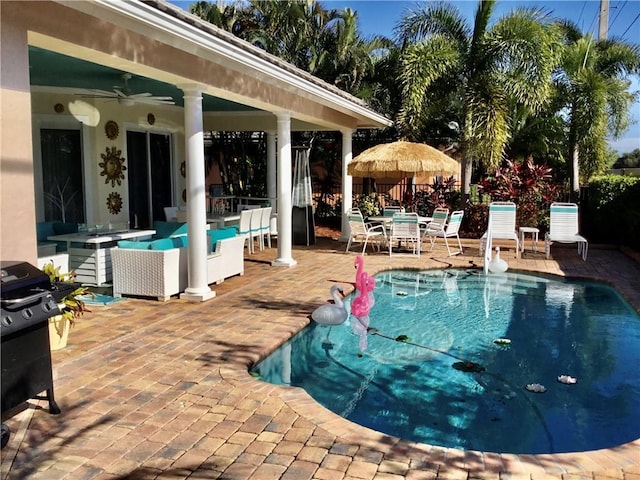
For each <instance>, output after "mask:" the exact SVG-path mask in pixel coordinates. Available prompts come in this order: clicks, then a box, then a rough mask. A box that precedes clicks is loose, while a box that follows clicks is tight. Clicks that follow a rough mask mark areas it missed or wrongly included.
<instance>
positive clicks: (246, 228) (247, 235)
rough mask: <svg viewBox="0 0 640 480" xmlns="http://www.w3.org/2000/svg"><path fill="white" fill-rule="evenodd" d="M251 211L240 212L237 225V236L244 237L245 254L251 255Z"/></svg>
mask: <svg viewBox="0 0 640 480" xmlns="http://www.w3.org/2000/svg"><path fill="white" fill-rule="evenodd" d="M251 212H252V211H251V210H242V211H241V212H240V222H239V225H238V235H239V236H241V237H244V239H245V241H246V242H247V252H248V253H249V254H251V253H253V238H252V237H251V215H252V213H251Z"/></svg>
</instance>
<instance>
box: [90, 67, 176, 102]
mask: <svg viewBox="0 0 640 480" xmlns="http://www.w3.org/2000/svg"><path fill="white" fill-rule="evenodd" d="M130 79H131V74H130V73H123V74H122V80H123V81H124V85H114V87H113V91H109V90H95V89H90V90H88V92H89V93H86V94H84V93H83V94H79V95H80V96H81V97H83V98H107V99H109V98H111V99H114V100H117V101H118V103H119V104H120V105H125V106H131V105H134V104H136V103H143V104H145V105H175V102H174V101H173V97H169V96H155V95H152V94H151V93H150V92H142V93H133V92H132V91H131V88H129V80H130Z"/></svg>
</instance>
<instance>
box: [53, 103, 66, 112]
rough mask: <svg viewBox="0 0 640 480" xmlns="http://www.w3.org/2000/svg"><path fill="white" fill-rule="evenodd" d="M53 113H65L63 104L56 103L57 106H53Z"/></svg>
mask: <svg viewBox="0 0 640 480" xmlns="http://www.w3.org/2000/svg"><path fill="white" fill-rule="evenodd" d="M53 111H54V112H56V113H62V112H64V105H63V104H61V103H56V104H55V105H54V106H53Z"/></svg>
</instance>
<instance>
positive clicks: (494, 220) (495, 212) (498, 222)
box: [480, 202, 520, 258]
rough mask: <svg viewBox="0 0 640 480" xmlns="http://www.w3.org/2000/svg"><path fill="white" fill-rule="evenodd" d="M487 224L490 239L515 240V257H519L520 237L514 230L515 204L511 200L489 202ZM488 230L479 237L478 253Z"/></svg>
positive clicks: (482, 253) (481, 250)
mask: <svg viewBox="0 0 640 480" xmlns="http://www.w3.org/2000/svg"><path fill="white" fill-rule="evenodd" d="M489 225H491V240H492V241H495V240H513V241H514V242H516V258H519V257H520V239H519V238H518V234H517V232H516V204H515V203H513V202H491V203H490V204H489ZM488 234H489V232H484V234H483V235H482V237H481V238H480V255H484V249H485V246H486V242H487V237H488Z"/></svg>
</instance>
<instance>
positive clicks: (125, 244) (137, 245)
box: [118, 240, 151, 250]
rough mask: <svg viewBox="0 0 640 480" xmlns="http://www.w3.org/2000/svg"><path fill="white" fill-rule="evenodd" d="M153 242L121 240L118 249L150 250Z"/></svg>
mask: <svg viewBox="0 0 640 480" xmlns="http://www.w3.org/2000/svg"><path fill="white" fill-rule="evenodd" d="M150 246H151V242H134V241H133V240H120V241H119V242H118V247H120V248H130V249H133V250H149V248H150Z"/></svg>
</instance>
